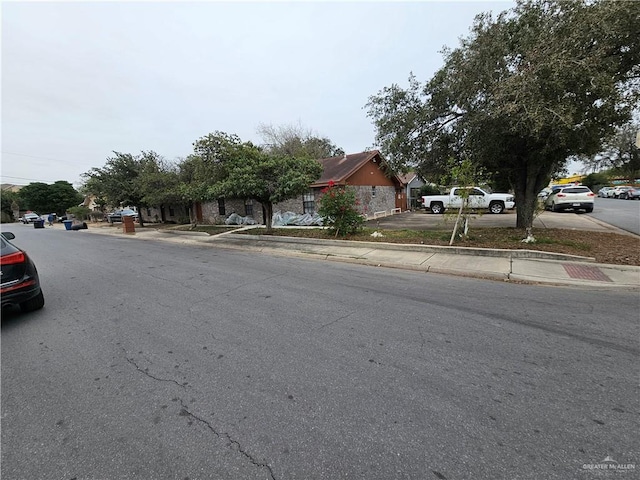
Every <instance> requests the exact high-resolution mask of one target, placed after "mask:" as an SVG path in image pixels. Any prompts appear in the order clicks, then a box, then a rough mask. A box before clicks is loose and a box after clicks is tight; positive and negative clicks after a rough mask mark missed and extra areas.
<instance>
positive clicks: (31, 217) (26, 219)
mask: <svg viewBox="0 0 640 480" xmlns="http://www.w3.org/2000/svg"><path fill="white" fill-rule="evenodd" d="M38 220H41V218H40V215H38V214H37V213H34V212H29V213H25V214H24V215H23V216H22V223H33V222H37V221H38Z"/></svg>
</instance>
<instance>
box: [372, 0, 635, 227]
mask: <svg viewBox="0 0 640 480" xmlns="http://www.w3.org/2000/svg"><path fill="white" fill-rule="evenodd" d="M638 25H640V2H613V1H593V2H587V1H584V0H583V1H561V0H549V1H525V0H522V1H519V2H518V4H517V6H516V7H515V8H514V9H512V10H509V11H506V12H503V13H501V14H500V15H498V16H497V17H496V18H495V19H494V18H493V17H492V16H491V15H488V14H482V15H479V16H478V17H476V20H475V22H474V25H473V27H472V29H471V34H470V35H469V36H468V37H467V38H465V39H462V40H461V45H460V46H459V47H458V48H456V49H454V50H446V51H445V52H444V66H443V67H442V68H441V69H440V70H438V71H437V72H436V73H435V75H434V76H433V78H431V79H430V80H429V81H427V82H425V83H424V84H421V83H420V82H419V81H418V80H417V79H416V78H415V77H414V76H413V75H412V76H411V77H410V78H409V86H408V88H406V89H405V88H401V87H399V86H398V85H392V86H391V87H387V88H384V89H383V90H382V91H380V92H379V93H378V94H377V95H374V96H372V97H371V98H370V99H369V102H368V104H367V107H368V115H369V116H370V117H371V118H372V119H373V121H374V124H375V127H376V130H377V133H376V139H377V141H378V143H379V144H380V146H381V148H382V150H383V152H384V153H385V154H386V156H387V158H388V160H389V161H390V162H391V164H392V165H393V166H396V167H398V166H403V165H407V164H409V165H415V166H417V167H419V168H420V170H421V171H422V172H423V173H426V174H429V173H430V174H432V178H436V179H437V178H440V175H441V174H442V173H443V172H444V171H445V170H446V168H447V162H449V161H450V159H451V158H454V159H457V160H458V161H462V160H463V159H465V158H467V159H470V160H471V161H472V162H473V163H475V164H476V165H479V166H481V167H483V169H484V170H485V171H487V172H489V174H490V175H492V176H493V177H494V178H495V179H501V180H506V181H508V182H509V184H510V185H511V187H512V188H513V190H514V192H515V198H516V204H517V209H518V210H517V226H518V227H521V228H526V229H529V230H530V229H531V227H532V224H533V218H534V211H535V207H536V196H537V193H538V192H539V191H540V190H541V189H542V188H543V187H545V186H546V185H547V184H548V182H549V181H550V178H551V176H552V174H554V173H555V172H558V171H561V170H562V169H563V167H564V165H565V163H566V161H567V158H569V157H570V156H573V155H591V154H594V153H596V152H598V151H599V150H600V149H601V146H602V143H603V141H605V140H606V139H607V138H608V137H610V136H611V135H612V134H613V133H614V132H615V129H616V127H617V126H618V125H621V124H623V123H625V122H627V121H629V119H630V118H631V113H632V111H633V110H634V108H637V106H638V103H637V102H638V98H639V88H638V87H639V86H640V85H639V78H640V67H639V65H640V36H639V35H638Z"/></svg>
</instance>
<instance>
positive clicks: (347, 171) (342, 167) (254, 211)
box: [143, 150, 407, 224]
mask: <svg viewBox="0 0 640 480" xmlns="http://www.w3.org/2000/svg"><path fill="white" fill-rule="evenodd" d="M318 161H319V162H320V163H321V164H322V165H323V167H324V170H323V172H322V176H321V177H320V178H319V179H318V180H317V181H316V182H315V183H313V184H311V185H310V186H309V191H308V192H306V193H305V194H304V195H301V196H299V197H297V198H293V199H289V200H286V201H284V202H280V203H278V204H275V205H274V206H273V211H274V212H277V211H278V210H280V211H282V212H294V213H300V214H302V213H313V212H314V211H315V210H316V202H317V201H318V199H319V198H320V195H321V194H320V192H321V191H322V189H324V188H325V187H327V185H328V184H329V181H333V182H334V183H335V184H336V185H349V186H351V187H354V188H355V189H356V195H357V198H358V200H359V201H360V206H361V209H362V213H363V214H366V215H372V214H373V213H375V212H379V211H387V212H390V211H391V210H393V209H397V208H399V209H401V210H406V208H407V194H406V190H405V187H404V185H403V183H402V181H401V180H400V179H399V178H398V177H397V176H396V175H395V174H394V173H393V172H392V171H391V170H390V169H389V168H388V167H387V165H386V162H385V161H384V159H383V158H382V156H381V155H380V152H379V151H378V150H372V151H370V152H362V153H354V154H350V155H341V156H338V157H331V158H322V159H320V160H318ZM146 210H147V211H146V212H143V213H144V215H145V220H146V217H149V220H154V219H155V218H154V215H158V219H161V218H162V217H160V215H159V212H158V209H146ZM232 213H236V214H238V215H240V216H242V217H252V218H253V219H254V220H255V221H256V222H258V223H262V224H264V223H265V222H264V212H263V209H262V204H260V203H259V202H257V201H255V200H252V199H238V198H232V199H229V198H220V199H218V200H217V201H212V202H203V203H197V204H196V217H197V219H198V223H208V224H219V223H223V222H224V220H225V219H226V218H227V217H228V216H229V215H231V214H232ZM188 216H189V213H188V210H187V208H186V207H185V206H175V207H171V208H169V207H167V208H165V211H164V219H165V221H166V220H168V221H178V220H179V219H181V218H184V217H188Z"/></svg>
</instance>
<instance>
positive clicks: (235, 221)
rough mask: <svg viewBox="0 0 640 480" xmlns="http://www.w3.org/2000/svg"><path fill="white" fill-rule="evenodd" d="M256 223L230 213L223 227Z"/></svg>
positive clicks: (249, 218) (250, 219)
mask: <svg viewBox="0 0 640 480" xmlns="http://www.w3.org/2000/svg"><path fill="white" fill-rule="evenodd" d="M256 223H257V222H256V221H255V220H254V219H253V218H251V217H241V216H240V215H238V214H237V213H232V214H231V215H229V217H228V218H227V219H226V220H225V221H224V224H225V225H255V224H256Z"/></svg>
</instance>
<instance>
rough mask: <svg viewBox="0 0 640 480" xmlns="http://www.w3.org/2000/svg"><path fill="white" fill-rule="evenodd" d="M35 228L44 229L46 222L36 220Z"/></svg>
mask: <svg viewBox="0 0 640 480" xmlns="http://www.w3.org/2000/svg"><path fill="white" fill-rule="evenodd" d="M33 228H44V220H34V222H33Z"/></svg>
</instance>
